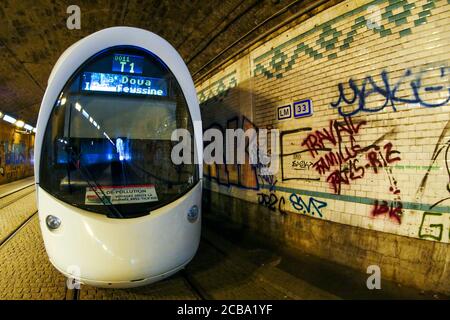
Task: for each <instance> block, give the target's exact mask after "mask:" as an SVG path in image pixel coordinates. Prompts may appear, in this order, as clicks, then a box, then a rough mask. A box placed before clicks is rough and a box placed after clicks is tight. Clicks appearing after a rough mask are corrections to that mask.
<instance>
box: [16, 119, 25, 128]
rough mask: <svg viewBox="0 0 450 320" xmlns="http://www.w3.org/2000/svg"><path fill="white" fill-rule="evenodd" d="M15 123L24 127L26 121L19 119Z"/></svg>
mask: <svg viewBox="0 0 450 320" xmlns="http://www.w3.org/2000/svg"><path fill="white" fill-rule="evenodd" d="M15 125H16V126H17V127H19V128H23V126H24V125H25V122H23V121H22V120H18V121H16V123H15Z"/></svg>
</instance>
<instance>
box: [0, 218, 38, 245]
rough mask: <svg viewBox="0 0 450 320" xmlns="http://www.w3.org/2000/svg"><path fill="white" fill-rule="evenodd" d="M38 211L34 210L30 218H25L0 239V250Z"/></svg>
mask: <svg viewBox="0 0 450 320" xmlns="http://www.w3.org/2000/svg"><path fill="white" fill-rule="evenodd" d="M37 213H38V211H37V210H36V211H35V212H33V213H32V214H31V215H30V216H29V217H28V218H26V219H25V221H23V222H22V223H21V224H20V225H19V226H17V227H16V228H15V229H14V230H13V231H12V232H10V233H9V234H8V235H6V237H4V238H3V239H0V250H1V249H2V247H3V245H5V244H6V243H7V242H8V241H9V240H11V239H12V238H13V237H14V236H15V235H16V234H17V233H19V232H20V230H21V229H22V228H23V227H25V226H26V225H27V224H28V223H29V222H30V221H31V220H32V219H33V218H34V217H35V216H36V215H37Z"/></svg>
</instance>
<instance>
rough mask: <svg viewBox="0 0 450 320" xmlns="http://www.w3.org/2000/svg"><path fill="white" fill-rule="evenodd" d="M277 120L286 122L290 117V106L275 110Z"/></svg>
mask: <svg viewBox="0 0 450 320" xmlns="http://www.w3.org/2000/svg"><path fill="white" fill-rule="evenodd" d="M277 114H278V120H286V119H290V118H291V117H292V108H291V105H290V104H289V105H287V106H282V107H278V109H277Z"/></svg>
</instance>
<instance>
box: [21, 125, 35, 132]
mask: <svg viewBox="0 0 450 320" xmlns="http://www.w3.org/2000/svg"><path fill="white" fill-rule="evenodd" d="M23 127H24V128H25V130H28V131H33V127H32V126H30V125H29V124H25V125H24V126H23Z"/></svg>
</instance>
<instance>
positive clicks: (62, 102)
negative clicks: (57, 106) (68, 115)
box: [61, 98, 67, 106]
mask: <svg viewBox="0 0 450 320" xmlns="http://www.w3.org/2000/svg"><path fill="white" fill-rule="evenodd" d="M66 101H67V99H66V98H62V99H61V105H62V106H63V105H65V104H66Z"/></svg>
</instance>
